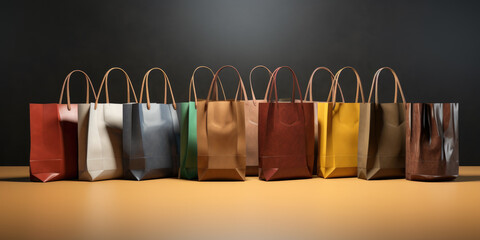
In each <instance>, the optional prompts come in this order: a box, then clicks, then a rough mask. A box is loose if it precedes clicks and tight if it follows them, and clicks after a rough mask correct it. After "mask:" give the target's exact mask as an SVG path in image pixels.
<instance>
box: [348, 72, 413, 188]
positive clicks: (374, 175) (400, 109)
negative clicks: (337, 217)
mask: <svg viewBox="0 0 480 240" xmlns="http://www.w3.org/2000/svg"><path fill="white" fill-rule="evenodd" d="M385 69H387V70H389V71H390V72H391V73H392V74H393V76H394V79H395V97H394V100H393V103H379V101H378V80H379V76H380V73H381V71H383V70H385ZM374 88H375V101H374V102H373V103H371V99H372V94H373V90H374ZM398 90H399V91H400V95H401V97H402V103H397V91H398ZM357 173H358V178H361V179H367V180H370V179H384V178H403V177H405V97H404V94H403V91H402V87H401V85H400V81H399V80H398V76H397V74H396V73H395V72H394V71H393V69H391V68H389V67H383V68H380V69H378V71H377V72H376V73H375V76H374V77H373V82H372V87H371V89H370V96H369V98H368V103H363V104H360V120H359V131H358V171H357Z"/></svg>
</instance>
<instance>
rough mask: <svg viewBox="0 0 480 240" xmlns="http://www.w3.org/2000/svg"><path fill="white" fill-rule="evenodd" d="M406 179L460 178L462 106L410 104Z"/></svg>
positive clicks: (450, 104)
mask: <svg viewBox="0 0 480 240" xmlns="http://www.w3.org/2000/svg"><path fill="white" fill-rule="evenodd" d="M406 121H407V124H406V128H407V132H406V138H407V143H406V149H407V159H406V177H407V179H408V180H418V181H447V180H453V179H455V178H457V177H458V160H459V150H458V140H459V139H458V133H459V132H458V103H409V104H407V111H406Z"/></svg>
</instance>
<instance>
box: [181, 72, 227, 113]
mask: <svg viewBox="0 0 480 240" xmlns="http://www.w3.org/2000/svg"><path fill="white" fill-rule="evenodd" d="M201 68H205V69H208V70H210V72H211V73H212V76H215V73H214V72H213V71H212V69H211V68H209V67H207V66H198V67H197V68H195V70H193V74H192V78H190V86H189V87H188V101H189V102H190V101H191V99H192V88H193V97H194V99H195V109H197V91H196V90H195V73H196V72H197V70H198V69H201ZM218 83H220V88H221V89H222V93H223V99H224V100H227V97H226V96H225V89H224V88H223V84H222V81H221V80H220V77H219V78H218ZM214 91H215V98H216V100H218V86H217V85H215V89H214Z"/></svg>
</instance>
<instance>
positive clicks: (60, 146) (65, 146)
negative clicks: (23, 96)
mask: <svg viewBox="0 0 480 240" xmlns="http://www.w3.org/2000/svg"><path fill="white" fill-rule="evenodd" d="M75 72H79V73H82V74H83V75H84V76H85V79H86V84H87V96H86V105H88V102H89V92H90V87H92V91H93V94H94V95H95V89H94V88H93V85H92V82H91V80H90V78H89V77H88V75H87V74H86V73H85V72H83V71H81V70H74V71H72V72H70V73H69V74H68V75H67V77H66V78H65V80H64V82H63V86H62V92H61V94H60V100H59V103H58V104H55V103H50V104H30V180H31V181H42V182H48V181H55V180H64V179H75V178H77V175H78V168H77V165H78V155H77V147H78V145H77V124H78V115H77V106H78V105H85V104H78V105H77V104H71V103H70V77H71V75H72V74H73V73H75ZM65 87H66V88H67V104H62V99H63V92H64V90H65Z"/></svg>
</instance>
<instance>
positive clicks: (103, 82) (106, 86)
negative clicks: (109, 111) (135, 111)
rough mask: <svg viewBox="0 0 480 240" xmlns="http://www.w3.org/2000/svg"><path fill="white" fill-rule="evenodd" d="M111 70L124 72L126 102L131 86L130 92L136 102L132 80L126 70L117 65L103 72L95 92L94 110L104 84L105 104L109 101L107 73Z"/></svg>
mask: <svg viewBox="0 0 480 240" xmlns="http://www.w3.org/2000/svg"><path fill="white" fill-rule="evenodd" d="M113 70H120V71H122V72H123V74H125V78H126V80H127V102H128V103H130V88H132V93H133V97H134V98H135V102H136V103H137V102H138V100H137V95H135V89H134V88H133V84H132V81H131V80H130V77H129V76H128V74H127V72H125V70H123V69H121V68H119V67H113V68H110V69H109V70H108V71H107V72H106V73H105V75H104V76H103V80H102V84H101V85H100V89H98V94H97V97H96V99H95V110H96V109H97V105H98V100H99V99H100V94H101V93H102V87H103V85H104V84H105V97H106V101H107V104H109V103H110V99H109V97H108V74H110V72H111V71H113Z"/></svg>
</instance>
